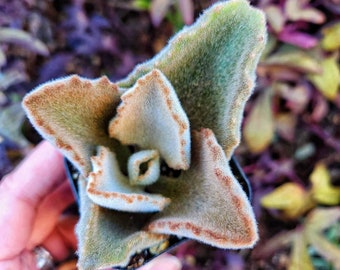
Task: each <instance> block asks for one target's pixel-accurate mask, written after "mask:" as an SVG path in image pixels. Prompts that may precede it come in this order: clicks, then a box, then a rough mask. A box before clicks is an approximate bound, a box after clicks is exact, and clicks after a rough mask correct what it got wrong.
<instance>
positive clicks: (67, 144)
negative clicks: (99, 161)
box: [23, 75, 120, 175]
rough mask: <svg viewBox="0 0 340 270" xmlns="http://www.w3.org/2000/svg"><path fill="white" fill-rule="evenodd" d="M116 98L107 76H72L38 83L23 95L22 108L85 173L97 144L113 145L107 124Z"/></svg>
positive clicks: (112, 85)
mask: <svg viewBox="0 0 340 270" xmlns="http://www.w3.org/2000/svg"><path fill="white" fill-rule="evenodd" d="M119 97H120V93H119V89H118V87H117V86H116V85H115V84H113V83H111V82H110V81H109V79H108V78H107V77H101V78H99V79H96V80H90V79H85V78H81V77H79V76H77V75H72V76H69V77H65V78H62V79H58V80H54V81H49V82H47V83H45V84H42V85H40V86H38V87H37V88H35V89H34V90H33V91H32V92H30V93H29V94H28V95H26V97H25V98H24V100H23V107H24V109H25V111H26V114H27V116H28V118H29V119H30V121H31V122H32V124H33V125H34V126H35V128H36V129H37V130H38V131H39V132H40V134H41V135H42V136H43V137H44V138H45V139H47V140H48V141H50V142H51V143H52V144H54V145H55V146H56V147H57V148H59V149H60V150H61V151H62V153H63V154H64V155H65V156H66V157H67V158H68V159H69V160H71V161H72V163H73V164H74V165H75V166H76V167H77V169H79V170H80V172H81V173H83V174H84V175H88V173H89V172H90V171H91V162H90V157H91V156H92V155H93V154H95V150H96V146H97V145H104V146H109V147H114V145H115V142H114V140H113V139H111V138H109V136H108V134H107V125H108V123H109V121H110V119H112V117H113V116H114V115H115V113H116V111H115V110H116V106H117V105H118V103H119ZM116 143H117V142H116Z"/></svg>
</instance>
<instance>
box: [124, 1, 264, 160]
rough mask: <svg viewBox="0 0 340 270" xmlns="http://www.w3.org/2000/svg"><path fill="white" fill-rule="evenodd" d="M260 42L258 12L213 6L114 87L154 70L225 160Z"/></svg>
mask: <svg viewBox="0 0 340 270" xmlns="http://www.w3.org/2000/svg"><path fill="white" fill-rule="evenodd" d="M265 40H266V28H265V19H264V16H263V14H262V12H260V11H259V10H256V9H254V8H252V7H250V5H249V3H248V2H247V1H245V0H233V1H229V2H227V3H218V4H216V5H214V6H213V7H212V8H210V9H208V10H207V11H205V13H204V14H203V15H202V16H201V17H200V18H199V19H198V20H197V21H196V23H194V24H193V25H192V26H189V27H185V28H184V29H183V30H182V31H181V32H179V33H178V34H177V35H176V36H175V37H174V38H172V39H171V41H170V42H169V45H168V46H167V47H165V48H164V49H163V50H162V51H161V52H160V53H159V54H158V55H157V56H156V57H155V58H153V59H152V60H151V61H149V62H146V63H144V64H141V65H139V66H137V67H136V69H135V70H134V71H133V72H132V73H131V74H130V75H129V76H128V78H127V79H125V80H123V81H120V82H118V85H119V86H120V87H123V88H130V87H132V86H133V85H134V84H135V83H136V81H137V80H138V79H139V78H140V77H142V76H143V75H145V74H147V73H148V72H150V71H151V70H153V69H154V68H157V69H159V70H160V71H162V73H163V74H164V75H165V76H166V77H167V78H168V79H169V81H170V82H171V84H172V86H173V87H174V89H175V90H176V93H177V95H178V97H179V99H180V101H181V103H182V106H183V108H184V111H185V112H186V113H187V115H188V118H189V121H190V125H191V128H192V129H197V130H199V129H200V128H202V127H204V128H210V129H212V130H213V132H214V133H215V134H216V137H217V139H218V141H219V143H220V144H221V145H222V147H223V148H224V150H225V153H226V155H227V157H228V158H230V156H231V154H232V152H233V150H234V148H235V147H236V146H237V145H238V143H239V141H240V125H241V118H242V113H243V108H244V104H245V102H246V100H247V99H248V97H249V95H250V94H251V92H252V89H253V86H254V79H255V67H256V65H257V62H258V59H259V56H260V53H261V51H262V49H263V48H264V44H265Z"/></svg>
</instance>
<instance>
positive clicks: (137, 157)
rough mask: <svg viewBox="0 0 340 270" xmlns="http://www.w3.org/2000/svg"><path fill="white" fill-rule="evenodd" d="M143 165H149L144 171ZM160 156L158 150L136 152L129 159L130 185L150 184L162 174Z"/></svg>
mask: <svg viewBox="0 0 340 270" xmlns="http://www.w3.org/2000/svg"><path fill="white" fill-rule="evenodd" d="M143 165H144V166H145V167H147V168H146V169H145V172H143V170H142V169H143V168H142V167H143ZM160 166H161V164H160V157H159V153H158V151H157V150H144V151H139V152H137V153H134V154H133V155H131V156H130V158H129V161H128V176H129V181H130V185H142V186H144V185H150V184H153V183H154V182H156V181H157V180H158V178H159V176H160Z"/></svg>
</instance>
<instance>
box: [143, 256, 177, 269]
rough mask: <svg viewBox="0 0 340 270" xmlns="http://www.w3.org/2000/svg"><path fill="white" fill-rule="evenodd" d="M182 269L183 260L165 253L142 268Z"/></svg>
mask: <svg viewBox="0 0 340 270" xmlns="http://www.w3.org/2000/svg"><path fill="white" fill-rule="evenodd" d="M159 269H162V270H180V269H182V265H181V262H180V261H179V259H178V258H176V257H175V256H172V255H169V254H163V255H161V256H159V257H157V258H156V259H154V260H152V261H151V262H149V263H148V264H146V265H145V266H143V267H141V268H140V270H159Z"/></svg>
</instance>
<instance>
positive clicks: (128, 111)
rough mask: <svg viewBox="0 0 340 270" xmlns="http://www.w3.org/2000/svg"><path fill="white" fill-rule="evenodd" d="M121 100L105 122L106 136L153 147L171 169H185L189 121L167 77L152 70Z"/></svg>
mask: <svg viewBox="0 0 340 270" xmlns="http://www.w3.org/2000/svg"><path fill="white" fill-rule="evenodd" d="M121 99H122V103H121V104H120V105H119V107H118V109H117V112H118V113H117V115H116V116H115V118H113V119H112V121H111V122H110V125H109V134H110V136H111V137H113V138H115V139H117V140H119V141H120V142H121V143H122V144H130V145H132V144H137V145H138V146H140V147H142V148H144V149H157V150H158V151H159V153H160V155H161V157H162V158H164V159H165V161H166V163H167V164H168V165H169V166H170V167H171V168H173V169H176V170H181V169H182V170H186V169H188V168H189V165H190V129H189V120H188V118H187V116H186V114H185V112H184V111H183V109H182V107H181V104H180V102H179V100H178V98H177V95H176V92H175V90H174V89H173V87H172V86H171V84H170V82H169V81H168V80H167V78H166V77H165V76H164V75H163V74H162V73H161V72H160V71H159V70H157V69H154V70H153V71H151V72H150V73H148V74H147V75H145V76H143V77H142V78H140V79H139V80H138V81H137V82H136V85H135V86H134V87H132V88H131V89H130V90H128V91H126V92H125V93H124V94H123V95H122V97H121ZM170 142H171V143H170Z"/></svg>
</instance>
